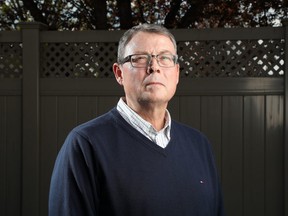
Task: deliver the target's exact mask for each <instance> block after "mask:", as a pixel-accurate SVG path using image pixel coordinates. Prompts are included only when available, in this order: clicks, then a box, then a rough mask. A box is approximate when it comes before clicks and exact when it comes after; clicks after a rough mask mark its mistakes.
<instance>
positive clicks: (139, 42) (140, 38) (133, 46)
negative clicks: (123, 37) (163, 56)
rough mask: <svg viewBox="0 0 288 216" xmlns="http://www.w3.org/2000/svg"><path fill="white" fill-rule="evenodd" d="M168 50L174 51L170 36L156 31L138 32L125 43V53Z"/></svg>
mask: <svg viewBox="0 0 288 216" xmlns="http://www.w3.org/2000/svg"><path fill="white" fill-rule="evenodd" d="M163 51H168V52H171V53H175V52H176V50H175V47H174V44H173V42H172V41H171V39H170V37H168V36H167V35H163V34H158V33H150V32H138V33H137V34H135V35H134V36H133V37H132V39H131V40H130V41H129V42H128V43H127V45H126V48H125V53H126V54H128V55H130V54H134V53H141V52H142V53H146V52H148V53H153V52H154V53H157V52H163Z"/></svg>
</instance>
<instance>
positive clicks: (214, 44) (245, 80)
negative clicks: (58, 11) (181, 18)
mask: <svg viewBox="0 0 288 216" xmlns="http://www.w3.org/2000/svg"><path fill="white" fill-rule="evenodd" d="M283 24H284V25H283V27H277V28H272V27H265V28H235V29H204V30H191V29H190V30H188V29H177V30H172V33H173V34H174V35H175V37H176V40H177V45H178V55H179V63H180V66H181V75H180V76H181V77H180V78H181V79H180V84H179V86H178V90H177V92H176V96H175V98H174V99H173V101H172V102H171V104H170V105H169V106H170V108H169V109H170V110H171V113H172V116H174V118H176V120H180V121H184V122H185V123H187V124H190V125H191V126H195V127H197V128H199V129H200V130H203V131H204V132H205V133H206V134H208V137H209V138H210V139H211V140H212V143H213V148H214V150H215V155H216V162H217V165H218V167H219V170H220V173H221V178H222V182H223V188H224V195H225V198H226V208H227V212H228V214H230V215H233V216H250V215H251V216H252V215H267V216H268V215H275V212H276V213H277V215H279V216H280V215H283V216H288V138H287V137H288V76H287V74H288V55H287V53H288V21H284V22H283ZM20 27H21V29H20V30H19V31H10V32H8V31H7V32H6V31H5V32H0V174H1V176H5V177H1V178H0V203H1V205H0V206H1V207H0V215H9V216H10V215H13V216H14V215H15V216H16V215H17V216H18V215H23V216H26V215H29V216H34V215H35V216H36V215H37V216H38V215H47V197H48V190H49V181H50V175H51V171H52V167H53V164H54V160H55V157H56V155H57V151H58V150H59V148H60V146H61V145H62V143H63V140H64V138H65V136H66V135H67V133H68V131H69V130H70V129H71V128H72V127H74V126H75V125H76V124H79V123H81V122H83V121H85V120H88V119H89V118H91V117H93V116H97V115H100V114H101V113H103V112H105V111H107V109H109V108H110V107H112V106H114V105H115V102H116V101H117V99H118V98H119V97H120V96H121V95H122V94H123V90H122V89H121V88H120V86H118V85H117V84H116V81H115V80H114V77H113V73H112V70H111V66H112V64H113V62H115V61H116V53H117V43H118V40H119V38H120V36H121V35H122V33H123V31H77V32H71V31H63V32H56V31H47V30H46V28H45V26H44V25H42V24H41V23H22V24H21V25H20ZM191 110H192V111H191ZM236 150H237V151H236ZM283 152H284V154H283ZM255 169H256V170H255ZM236 171H237V172H236ZM272 175H274V176H275V178H274V177H273V176H272ZM259 176H261V178H262V177H263V179H261V178H260V177H259ZM249 178H250V179H251V182H249ZM253 180H255V182H253ZM257 181H258V182H257ZM275 185H276V186H275ZM274 186H275V188H274ZM262 189H263V191H262ZM271 212H273V214H272V213H271ZM270 213H271V214H270Z"/></svg>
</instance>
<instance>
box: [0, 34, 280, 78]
mask: <svg viewBox="0 0 288 216" xmlns="http://www.w3.org/2000/svg"><path fill="white" fill-rule="evenodd" d="M284 46H285V42H284V40H283V39H282V40H235V41H232V40H224V41H184V42H178V55H179V63H180V67H181V78H198V77H279V76H283V75H284ZM0 48H1V49H0V78H21V77H22V44H21V43H20V44H16V43H0ZM116 56H117V43H104V42H103V43H100V42H97V43H42V44H41V58H40V59H41V62H40V65H41V68H40V70H41V74H40V76H41V77H42V78H82V77H84V78H113V77H114V75H113V72H112V64H113V63H114V62H115V61H116Z"/></svg>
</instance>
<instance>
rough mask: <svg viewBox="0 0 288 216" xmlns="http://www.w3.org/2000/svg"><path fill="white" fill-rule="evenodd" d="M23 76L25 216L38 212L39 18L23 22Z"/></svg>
mask: <svg viewBox="0 0 288 216" xmlns="http://www.w3.org/2000/svg"><path fill="white" fill-rule="evenodd" d="M19 26H20V28H21V36H22V44H23V54H22V55H23V59H22V61H23V79H22V127H23V128H22V197H21V199H22V200H21V201H22V209H21V211H22V216H28V215H29V216H38V215H39V74H40V73H39V70H40V30H41V29H44V28H45V25H43V24H41V23H37V22H28V23H20V24H19Z"/></svg>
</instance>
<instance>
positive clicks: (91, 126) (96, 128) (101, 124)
mask: <svg viewBox="0 0 288 216" xmlns="http://www.w3.org/2000/svg"><path fill="white" fill-rule="evenodd" d="M118 121H121V118H120V115H119V113H118V112H117V110H116V109H115V108H113V109H112V110H110V111H109V112H107V113H105V114H103V115H100V116H98V117H96V118H94V119H91V120H90V121H87V122H85V123H82V124H80V125H78V126H76V127H75V128H73V130H72V131H71V133H72V134H79V135H82V136H84V137H86V136H90V135H91V134H95V133H99V132H103V131H109V130H111V129H113V128H115V127H116V125H117V122H118Z"/></svg>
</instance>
